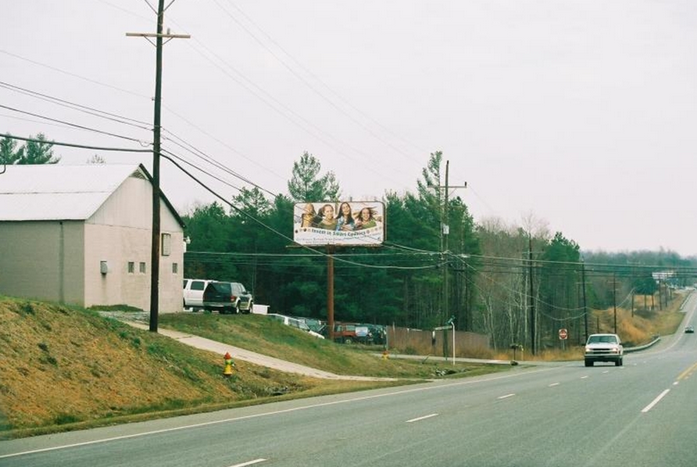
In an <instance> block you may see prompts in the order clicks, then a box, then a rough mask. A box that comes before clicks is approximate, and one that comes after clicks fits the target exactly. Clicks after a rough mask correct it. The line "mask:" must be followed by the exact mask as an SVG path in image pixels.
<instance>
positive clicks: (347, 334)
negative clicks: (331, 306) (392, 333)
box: [321, 323, 387, 345]
mask: <svg viewBox="0 0 697 467" xmlns="http://www.w3.org/2000/svg"><path fill="white" fill-rule="evenodd" d="M321 332H322V334H323V335H324V336H325V337H329V328H327V326H326V325H325V326H324V327H323V328H322V331H321ZM334 342H338V343H341V344H353V343H359V344H368V345H372V344H380V345H382V344H385V343H386V342H387V330H386V329H385V327H384V326H380V325H377V324H362V323H334Z"/></svg>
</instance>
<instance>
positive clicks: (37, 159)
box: [17, 133, 60, 164]
mask: <svg viewBox="0 0 697 467" xmlns="http://www.w3.org/2000/svg"><path fill="white" fill-rule="evenodd" d="M34 139H36V140H37V141H27V142H26V144H25V145H24V148H23V153H22V154H21V155H20V157H19V160H18V161H17V164H56V163H58V162H59V161H60V157H54V156H53V149H52V148H53V144H52V143H51V142H49V141H47V140H46V137H45V136H44V135H43V134H42V133H39V134H38V135H36V137H35V138H34Z"/></svg>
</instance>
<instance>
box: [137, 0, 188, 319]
mask: <svg viewBox="0 0 697 467" xmlns="http://www.w3.org/2000/svg"><path fill="white" fill-rule="evenodd" d="M170 5H171V3H170ZM165 10H166V8H165V0H159V3H158V6H157V32H156V33H155V34H148V33H126V36H129V37H145V38H147V39H148V40H150V38H152V37H154V38H155V49H156V55H155V111H154V114H155V116H154V119H153V130H152V131H153V150H152V238H151V246H150V331H151V332H157V320H158V315H159V310H160V301H159V295H160V228H161V226H160V196H161V194H160V139H161V138H160V131H161V124H160V116H161V108H162V46H163V38H167V39H172V38H181V39H187V38H189V37H190V36H189V35H188V34H169V33H168V34H163V33H162V30H163V29H164V22H165Z"/></svg>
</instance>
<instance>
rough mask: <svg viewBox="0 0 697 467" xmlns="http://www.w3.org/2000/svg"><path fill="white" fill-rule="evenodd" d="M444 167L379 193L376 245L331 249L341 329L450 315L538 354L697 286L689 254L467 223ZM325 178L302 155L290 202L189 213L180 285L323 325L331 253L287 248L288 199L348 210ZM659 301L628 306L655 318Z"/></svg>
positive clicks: (258, 201)
mask: <svg viewBox="0 0 697 467" xmlns="http://www.w3.org/2000/svg"><path fill="white" fill-rule="evenodd" d="M442 165H443V158H442V153H440V152H436V153H433V154H431V156H430V159H429V161H428V164H427V166H426V167H425V168H424V169H423V173H422V178H421V179H420V180H419V181H418V182H417V187H416V190H415V192H414V193H410V192H407V193H406V194H397V193H393V192H388V193H386V194H385V195H384V196H383V198H382V199H381V201H382V202H383V203H384V204H385V219H386V222H385V224H386V229H387V230H386V236H385V238H386V241H385V243H384V245H383V246H382V247H380V248H358V247H355V248H348V247H346V248H336V249H335V250H334V252H333V258H334V308H335V318H336V319H337V320H340V321H360V322H370V323H378V324H388V325H391V324H395V325H397V326H404V327H411V328H419V329H432V328H434V327H436V326H442V325H443V324H444V323H446V322H447V320H449V319H451V318H454V320H455V324H456V327H457V329H459V330H466V331H473V332H480V333H486V334H488V335H490V336H491V342H492V344H493V346H494V347H495V348H499V349H500V348H507V347H508V346H510V345H511V344H512V343H520V344H523V345H525V346H526V347H527V348H531V347H532V349H533V351H534V349H535V348H540V346H542V345H547V344H550V343H556V342H558V339H557V332H558V329H560V328H568V329H573V330H575V331H576V334H582V333H583V332H585V327H584V325H585V326H587V319H588V317H589V313H590V312H591V311H592V310H593V309H605V308H608V307H612V306H613V305H622V306H625V307H628V306H629V305H628V301H627V300H629V299H630V297H633V296H634V295H635V294H646V295H649V296H651V297H653V296H654V294H656V293H658V292H659V291H663V293H667V292H666V291H668V290H669V286H677V285H688V284H692V283H693V282H694V279H695V269H694V266H695V264H694V262H695V261H694V258H692V259H683V258H680V257H679V256H678V255H677V254H675V253H672V252H669V251H659V252H636V253H621V254H609V253H602V252H596V253H593V252H584V253H583V254H582V252H581V249H580V246H579V245H578V244H576V242H574V241H573V240H571V239H568V238H566V237H565V236H564V235H563V234H562V233H561V232H557V233H555V234H553V235H552V234H550V232H549V231H548V230H547V228H546V226H545V224H544V222H542V221H540V220H537V219H535V218H533V217H532V216H530V217H529V218H527V219H524V221H523V224H524V225H522V226H511V225H507V224H505V223H504V222H503V221H501V220H495V219H487V220H482V221H480V222H479V223H475V222H474V220H473V218H472V216H471V215H470V214H469V212H468V209H467V206H466V204H465V203H464V202H463V200H462V199H461V198H460V197H459V196H453V197H446V196H445V192H444V191H443V189H442V188H441V189H439V188H438V187H443V186H444V185H445V180H444V177H443V176H442V175H443V174H442V172H441V168H442ZM320 170H321V166H320V164H319V161H318V160H317V159H316V158H314V157H313V156H312V155H310V154H307V153H305V154H304V155H303V156H302V157H301V159H300V160H299V161H298V162H296V163H295V164H294V168H293V173H292V177H291V180H290V181H289V182H288V194H287V195H280V196H276V197H274V198H273V199H270V198H269V197H267V196H265V195H264V193H263V191H262V190H261V189H259V188H253V189H251V190H248V189H244V190H242V192H241V193H240V194H239V195H238V196H236V197H234V198H233V199H232V200H231V201H230V203H218V202H216V203H212V204H210V205H206V206H200V207H198V208H195V209H194V210H193V211H192V212H190V213H189V214H188V215H186V216H184V220H185V222H186V224H187V227H186V232H185V234H186V236H188V237H189V238H190V241H191V243H190V245H189V246H188V252H187V253H186V255H185V274H186V276H187V277H192V278H194V277H195V278H210V279H219V280H235V281H241V282H243V283H244V284H245V285H246V286H247V287H248V288H250V289H251V290H252V291H253V292H254V294H255V301H256V303H260V304H268V305H270V307H271V311H272V312H277V313H286V314H291V315H296V316H307V317H313V318H319V319H326V310H327V256H326V251H325V249H324V248H316V249H309V248H303V247H299V246H297V245H294V244H293V241H292V237H293V232H292V230H293V206H294V204H295V203H301V202H318V201H339V200H343V199H342V198H341V190H340V186H339V182H338V181H337V180H336V178H335V177H334V175H333V174H332V173H331V172H330V173H327V174H325V175H320ZM434 187H435V188H434ZM446 199H447V207H446V208H447V211H444V210H443V209H444V205H445V201H446ZM360 201H364V200H360ZM444 219H447V225H448V230H447V232H448V234H447V236H444V235H442V232H443V231H442V230H441V223H442V221H443V220H444ZM670 271H673V272H672V273H670ZM659 272H666V274H665V277H663V276H661V277H663V280H662V281H661V282H657V281H656V279H655V277H654V276H653V274H654V273H659ZM660 297H661V295H659V300H658V301H656V300H655V299H654V300H653V301H646V302H645V301H642V300H638V301H637V303H634V306H635V307H637V309H638V308H640V307H644V306H646V307H648V308H651V309H657V308H658V307H660V306H662V299H661V298H660ZM572 335H575V334H572Z"/></svg>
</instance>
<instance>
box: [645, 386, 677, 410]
mask: <svg viewBox="0 0 697 467" xmlns="http://www.w3.org/2000/svg"><path fill="white" fill-rule="evenodd" d="M669 392H670V389H666V390H665V391H663V392H662V393H661V394H659V396H658V397H657V398H655V399H654V400H653V402H651V403H650V404H649V405H647V406H646V407H644V410H642V411H641V413H646V412H648V411H649V410H651V409H653V406H654V405H656V404H658V403H659V402H660V400H661V399H663V398H664V397H665V395H666V394H668V393H669Z"/></svg>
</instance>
